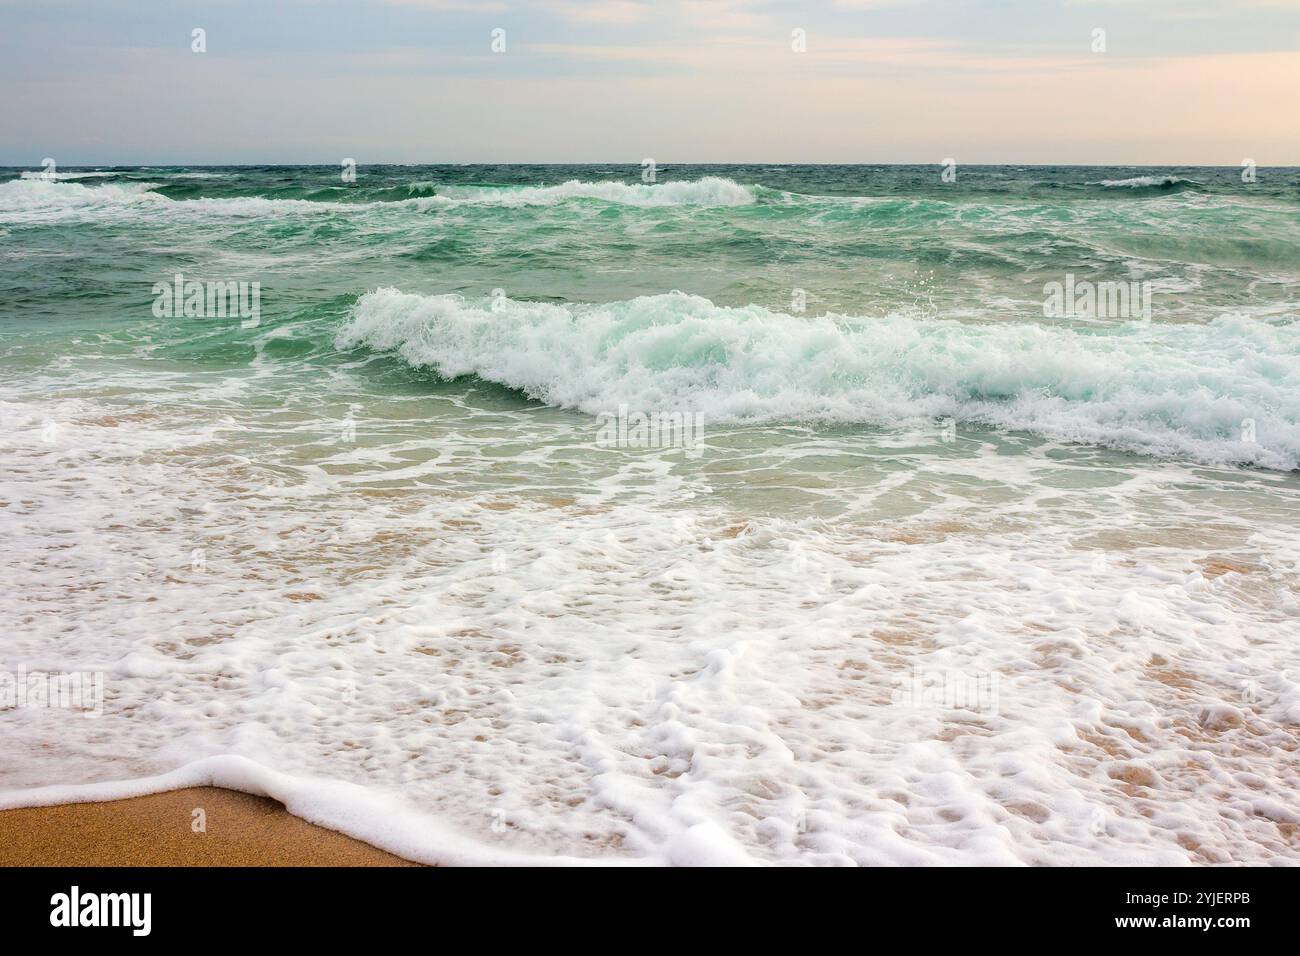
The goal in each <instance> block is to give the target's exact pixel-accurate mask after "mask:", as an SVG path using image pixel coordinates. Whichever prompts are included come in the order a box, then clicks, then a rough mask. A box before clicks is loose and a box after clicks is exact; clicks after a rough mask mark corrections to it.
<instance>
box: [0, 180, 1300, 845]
mask: <svg viewBox="0 0 1300 956" xmlns="http://www.w3.org/2000/svg"><path fill="white" fill-rule="evenodd" d="M941 171H942V170H941V169H940V168H939V167H798V166H795V167H769V166H709V167H690V166H674V167H665V168H661V169H659V170H658V174H657V181H656V182H655V183H653V184H646V183H643V182H642V181H641V173H640V170H639V169H637V168H619V167H601V166H572V167H562V166H534V167H527V166H504V167H487V166H462V167H443V166H401V167H392V166H386V167H360V168H359V169H358V170H357V175H356V181H355V182H354V183H345V182H343V181H342V180H341V177H340V170H339V169H338V168H335V167H326V166H322V167H229V168H228V167H203V168H179V167H158V168H135V167H133V168H112V169H110V168H102V169H66V170H65V169H61V170H59V171H58V175H59V178H57V179H55V180H48V179H42V178H39V177H38V175H37V174H36V173H33V172H25V171H23V170H18V169H11V170H0V289H3V299H2V300H0V301H3V306H2V307H0V308H2V313H0V314H2V317H0V414H2V416H3V422H4V434H5V436H6V438H7V441H6V451H5V455H6V464H7V467H6V469H5V475H4V477H3V484H0V493H2V495H3V501H2V503H3V505H4V511H3V514H4V516H5V530H6V535H5V538H4V543H3V544H2V545H0V547H2V548H4V549H5V552H6V555H5V556H6V559H7V564H8V565H9V566H10V567H11V568H13V569H15V570H14V571H13V572H12V574H11V588H10V593H9V595H8V596H7V597H6V598H5V611H6V613H7V615H8V617H9V630H10V632H11V633H12V634H13V635H15V636H14V637H13V638H12V639H11V641H10V645H9V647H7V649H6V652H7V653H8V655H9V657H10V658H11V659H12V660H14V661H16V662H17V663H18V664H22V665H23V666H26V667H29V668H30V667H36V666H40V667H45V668H47V669H58V668H62V669H78V668H79V669H87V670H102V671H105V672H106V673H107V674H108V680H107V682H106V684H107V687H108V706H107V707H106V712H105V716H104V717H103V718H101V719H100V720H98V721H89V722H81V721H80V718H79V716H78V719H77V720H72V719H71V718H68V719H66V720H64V719H63V718H62V715H49V716H50V719H49V720H45V721H39V722H34V721H30V720H27V721H23V720H22V719H21V718H22V716H23V715H22V712H21V711H5V712H3V713H0V720H4V721H7V722H8V726H7V728H6V729H7V731H9V732H10V734H11V736H10V739H12V740H14V741H17V742H19V743H20V744H21V745H22V746H23V748H24V749H23V754H22V755H17V754H15V753H11V754H9V755H7V757H6V759H7V760H8V766H7V767H6V770H7V771H8V779H10V780H12V781H13V787H16V788H23V787H37V786H46V785H80V784H90V783H97V782H104V781H114V780H119V781H120V780H138V779H140V778H149V777H151V776H152V775H155V774H160V773H165V772H170V771H173V770H175V769H176V768H183V767H194V766H200V767H202V768H204V769H202V770H201V771H193V772H196V773H197V772H201V773H203V774H209V775H212V774H216V775H217V776H218V777H220V775H221V774H233V775H235V776H236V777H238V778H239V779H241V780H244V779H246V778H245V777H243V776H240V775H241V774H247V773H249V771H247V769H231V766H232V765H230V764H228V763H220V762H218V763H217V764H210V763H208V764H202V763H201V764H195V761H205V760H217V761H223V760H227V759H229V758H242V759H243V760H247V761H252V762H253V765H255V766H258V767H262V768H276V770H277V771H280V772H282V773H284V774H287V775H288V777H287V778H286V780H278V782H276V783H275V784H274V785H275V786H277V787H280V788H281V789H282V790H284V791H285V792H292V793H294V794H298V797H297V798H298V799H301V800H305V801H308V802H310V800H311V799H312V795H313V794H315V795H317V796H319V793H320V785H319V781H321V780H329V781H335V782H340V783H342V784H350V785H356V786H357V787H359V788H362V789H361V790H360V791H357V793H354V794H353V795H352V796H351V797H349V798H348V800H351V801H352V803H348V801H347V800H345V801H344V803H348V805H349V806H355V805H360V806H362V807H363V808H364V807H369V808H370V809H371V811H372V812H371V813H370V814H366V813H361V814H360V816H359V817H358V816H357V815H356V814H355V813H352V812H351V811H349V812H346V813H345V812H343V811H340V810H338V808H337V806H335V805H334V804H327V805H323V806H324V809H321V806H322V805H319V804H312V805H313V806H317V813H318V814H319V815H323V818H325V819H328V820H331V821H333V822H334V823H335V825H338V826H340V827H342V828H344V829H349V826H350V832H357V833H358V835H361V836H366V837H368V838H371V839H376V840H378V841H379V842H384V841H385V840H387V841H388V845H391V846H394V847H396V848H398V849H399V850H400V851H401V852H406V853H408V855H415V856H419V857H421V858H429V859H452V858H454V859H466V860H485V859H503V858H505V857H501V856H499V855H498V856H493V854H503V853H504V854H507V855H508V854H531V855H542V856H545V857H551V856H555V855H563V856H576V857H596V858H612V857H619V858H622V857H631V858H642V859H650V860H661V861H662V860H667V861H672V862H686V861H689V860H691V859H696V858H706V859H726V858H734V855H735V854H740V855H744V856H747V857H751V858H754V859H759V860H770V861H778V862H846V861H851V862H916V861H920V862H979V861H986V862H1012V861H1019V862H1041V861H1043V860H1046V859H1050V860H1051V861H1054V862H1066V861H1073V862H1113V861H1117V860H1121V859H1125V860H1127V859H1132V858H1133V854H1137V855H1139V856H1140V857H1141V858H1143V859H1146V860H1149V861H1153V862H1186V861H1189V860H1190V861H1195V862H1226V861H1228V860H1263V859H1269V858H1273V857H1276V856H1288V857H1292V858H1293V857H1294V847H1293V844H1291V843H1289V842H1288V838H1287V837H1286V834H1285V832H1284V829H1283V827H1282V824H1283V823H1284V822H1285V821H1283V820H1281V819H1280V818H1279V819H1274V817H1276V816H1277V814H1272V815H1270V814H1271V811H1270V810H1269V807H1271V806H1272V805H1273V804H1272V803H1270V802H1269V801H1275V802H1277V803H1279V805H1280V804H1282V803H1285V802H1286V800H1287V799H1288V797H1287V793H1288V792H1289V790H1290V788H1291V787H1292V786H1293V783H1294V779H1293V770H1288V768H1287V763H1286V760H1285V758H1284V756H1283V755H1284V754H1286V753H1288V752H1291V751H1293V750H1294V743H1295V739H1294V727H1295V725H1296V720H1297V719H1298V715H1300V709H1298V708H1300V692H1298V691H1297V684H1296V683H1295V680H1294V677H1293V676H1292V675H1294V674H1295V673H1296V671H1295V669H1294V668H1295V667H1296V665H1297V664H1298V663H1300V660H1298V659H1297V655H1298V654H1300V652H1298V651H1297V646H1300V645H1297V642H1296V638H1297V637H1300V628H1298V626H1297V605H1296V599H1295V596H1294V595H1295V589H1296V585H1297V578H1298V577H1300V575H1298V574H1297V566H1296V559H1295V553H1296V544H1297V543H1298V542H1297V534H1296V528H1297V526H1298V525H1300V522H1298V520H1297V519H1298V518H1300V477H1298V476H1297V471H1296V470H1297V468H1300V321H1298V319H1300V215H1298V213H1300V171H1298V170H1295V169H1261V170H1259V174H1258V181H1256V182H1254V183H1244V182H1243V181H1242V179H1241V171H1240V170H1237V169H1206V168H1192V169H1177V168H1171V169H1160V170H1152V169H1116V168H1083V167H1068V168H1051V167H1025V168H1022V167H973V168H964V167H963V168H960V169H959V170H957V177H956V180H955V181H953V182H945V181H944V180H943V179H942V178H941ZM178 273H180V274H182V275H183V277H184V279H185V280H190V281H197V282H203V283H207V282H230V283H238V282H245V283H258V299H257V301H258V307H259V308H258V314H257V315H256V316H255V317H253V318H251V319H250V318H249V317H247V316H245V317H244V320H243V321H241V319H240V318H239V317H233V318H232V317H230V316H205V315H195V316H188V317H187V316H185V315H184V314H173V315H167V314H166V313H165V312H164V313H163V314H158V313H157V312H156V310H155V305H156V304H157V301H158V291H157V289H156V288H155V284H157V283H162V284H164V285H167V284H170V283H172V282H173V280H174V276H175V275H176V274H178ZM1067 277H1072V279H1073V280H1077V281H1080V282H1091V283H1105V282H1113V283H1125V284H1128V283H1137V284H1139V285H1141V284H1143V283H1147V284H1148V285H1147V286H1145V288H1146V289H1147V290H1148V295H1149V303H1150V310H1149V313H1150V314H1149V317H1147V316H1144V315H1141V314H1129V315H1106V316H1098V315H1072V316H1069V317H1064V318H1058V317H1051V316H1047V315H1045V314H1044V303H1045V299H1046V291H1045V289H1046V287H1047V286H1049V285H1050V284H1051V283H1064V282H1066V281H1067ZM620 410H621V413H622V415H623V417H624V419H625V420H626V419H627V418H628V416H631V417H632V418H633V419H635V416H638V415H644V416H647V417H656V416H658V417H663V416H677V417H678V419H679V420H682V419H684V418H686V417H688V416H689V420H692V421H695V420H698V421H699V422H700V423H701V427H700V431H699V433H698V436H696V437H697V438H698V440H697V441H695V440H693V441H691V442H690V443H686V444H684V443H683V442H681V441H676V440H664V441H656V440H649V441H647V442H642V443H638V442H636V441H635V440H628V439H627V436H628V434H629V432H628V431H627V429H626V428H625V429H624V431H623V432H621V433H620V432H617V430H616V431H615V434H616V435H619V434H621V435H622V436H623V437H622V438H621V439H618V438H616V440H615V441H613V442H612V443H611V442H610V441H607V440H604V439H603V438H602V431H601V427H602V424H606V423H608V422H609V421H611V420H615V419H617V417H618V416H619V415H620ZM10 666H16V665H10ZM918 672H920V673H925V674H931V675H932V674H938V675H946V676H945V677H944V679H945V680H946V679H948V678H953V679H963V680H964V679H966V678H971V679H972V680H974V682H975V683H974V686H987V684H986V683H983V684H982V683H980V681H983V680H985V678H991V677H992V676H994V675H996V676H997V677H998V683H997V686H998V687H999V688H1000V691H999V694H998V702H997V704H996V706H983V707H980V708H976V709H975V713H974V714H973V715H972V713H971V712H970V711H971V708H969V707H967V708H962V707H956V708H954V707H952V706H949V705H950V704H951V701H948V702H947V703H945V704H942V705H933V702H932V701H931V702H930V703H928V704H925V705H921V704H918V703H917V702H916V701H915V700H913V699H911V698H910V697H907V696H906V695H907V694H909V693H911V692H910V691H908V690H907V688H908V687H910V686H911V685H910V684H909V683H908V681H909V680H910V679H911V678H910V676H909V675H914V674H916V673H918ZM954 675H955V677H954ZM900 693H901V694H903V695H904V699H901V700H900V697H899V695H900ZM972 726H974V727H977V729H976V730H973V731H972V730H969V728H970V727H972ZM962 727H965V728H968V729H967V730H965V731H961V732H960V733H958V732H957V731H956V730H954V728H962ZM954 734H955V736H954ZM55 740H60V741H64V743H61V744H60V745H59V746H58V747H55V748H53V749H51V748H50V745H51V743H52V742H53V741H55ZM1261 741H1264V742H1267V743H1268V746H1269V747H1273V748H1274V750H1273V751H1272V752H1274V753H1276V754H1277V755H1278V756H1277V757H1276V759H1274V758H1273V757H1266V758H1248V756H1247V755H1248V754H1249V753H1251V752H1252V749H1253V750H1255V751H1257V750H1258V745H1259V744H1260V742H1261ZM1288 747H1290V750H1288ZM1008 751H1010V752H1015V753H1017V754H1019V756H1018V757H1016V758H1007V759H1008V760H1012V761H1013V762H1015V761H1019V762H1018V763H1017V764H1016V766H1015V767H1013V768H1011V767H1009V765H1007V764H1005V763H1003V764H999V763H998V758H996V756H995V755H996V754H999V753H1006V752H1008ZM467 754H471V755H473V756H472V759H467V758H466V756H465V755H467ZM1180 761H1181V762H1180ZM244 766H245V765H243V764H239V765H238V767H239V768H243V767H244ZM213 767H216V768H217V769H215V770H214V769H213ZM1133 768H1137V770H1133ZM1196 768H1200V769H1196ZM1012 771H1014V772H1012ZM1130 771H1133V772H1132V773H1130ZM1247 773H1249V774H1251V775H1253V776H1252V781H1255V780H1257V781H1258V787H1257V788H1256V789H1257V790H1258V791H1259V793H1258V794H1257V795H1256V796H1255V797H1253V798H1252V799H1253V800H1254V803H1251V804H1249V805H1247V804H1246V803H1243V802H1242V801H1243V798H1241V797H1240V795H1239V794H1238V793H1237V791H1236V789H1234V784H1233V783H1232V781H1233V780H1234V779H1236V778H1237V777H1239V776H1241V775H1243V774H1247ZM1134 774H1137V776H1138V777H1141V779H1144V780H1147V781H1148V787H1147V789H1148V790H1149V792H1148V793H1146V794H1144V795H1142V800H1145V801H1149V804H1142V805H1139V803H1135V802H1134V797H1133V794H1132V793H1131V792H1129V790H1128V789H1126V788H1127V787H1128V786H1129V784H1128V783H1127V782H1126V781H1127V780H1129V779H1130V778H1131V777H1133V775H1134ZM1148 774H1149V776H1148ZM205 779H206V778H205ZM221 779H227V778H225V777H222V778H221ZM258 779H262V778H258ZM286 781H288V782H286ZM294 781H296V782H294ZM311 781H315V783H312V782H311ZM1207 781H1209V782H1207ZM261 785H262V786H264V787H265V786H270V785H271V784H267V783H266V782H265V781H264V780H263V783H262V784H261ZM143 786H146V788H147V785H143ZM954 787H955V789H954ZM1252 787H1254V782H1252ZM1252 792H1253V791H1252ZM357 794H368V795H371V796H370V797H365V796H359V795H357ZM899 794H905V795H906V800H901V799H899V798H898V797H899ZM367 799H373V800H375V801H378V802H376V803H374V804H373V805H372V804H368V803H367V802H366V800H367ZM387 800H396V801H398V802H399V803H400V805H401V806H402V808H403V812H404V813H406V812H409V813H410V814H412V816H411V817H410V818H409V821H410V822H408V823H406V824H404V829H402V830H401V833H400V834H398V835H397V836H394V835H392V834H389V835H388V836H385V835H384V834H383V833H377V832H376V831H373V830H369V829H367V828H366V826H365V825H361V824H358V823H356V822H355V821H356V820H357V819H372V818H373V817H375V816H376V815H377V814H379V811H378V810H377V809H376V808H377V807H380V806H385V807H386V806H389V805H388V804H386V803H383V802H382V801H387ZM1152 805H1158V806H1159V807H1160V808H1161V813H1163V814H1166V816H1160V815H1159V814H1157V815H1155V816H1153V815H1152V814H1151V813H1148V812H1145V811H1147V810H1150V809H1151V806H1152ZM1026 807H1031V808H1032V809H1030V810H1026V809H1025V808H1026ZM331 808H332V809H331ZM498 811H499V812H498ZM402 819H404V820H407V819H408V818H406V817H403V818H402ZM502 819H504V820H507V821H508V822H509V825H508V826H506V827H504V829H502V828H501V827H499V826H496V825H495V824H496V823H499V822H500V821H501V820H502ZM1099 819H1100V820H1101V821H1102V822H1101V824H1100V825H1099V824H1098V820H1099ZM796 820H799V821H802V822H801V823H799V825H798V826H796V825H795V821H796ZM347 821H352V823H351V824H348V823H347ZM1153 821H1154V822H1153ZM435 822H436V825H435ZM805 824H806V826H805ZM446 828H450V831H449V830H448V829H446ZM701 828H703V829H701ZM449 832H451V833H454V834H456V836H455V837H452V836H450V835H448V834H449ZM462 841H468V842H467V843H463V842H462ZM1193 845H1194V847H1195V848H1193V849H1189V847H1193ZM466 846H468V847H470V848H469V849H466V848H465V847H466ZM451 847H456V849H455V850H454V852H453V850H452V849H450V848H451ZM510 858H512V859H513V858H514V857H510Z"/></svg>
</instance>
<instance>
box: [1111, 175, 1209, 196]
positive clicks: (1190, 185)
mask: <svg viewBox="0 0 1300 956" xmlns="http://www.w3.org/2000/svg"><path fill="white" fill-rule="evenodd" d="M1088 185H1089V186H1101V187H1103V188H1106V189H1128V190H1141V191H1149V192H1183V191H1184V190H1187V189H1200V188H1202V186H1201V184H1200V183H1198V182H1196V181H1195V180H1194V179H1184V178H1183V177H1181V176H1133V177H1132V178H1130V179H1103V180H1101V181H1100V182H1095V183H1088Z"/></svg>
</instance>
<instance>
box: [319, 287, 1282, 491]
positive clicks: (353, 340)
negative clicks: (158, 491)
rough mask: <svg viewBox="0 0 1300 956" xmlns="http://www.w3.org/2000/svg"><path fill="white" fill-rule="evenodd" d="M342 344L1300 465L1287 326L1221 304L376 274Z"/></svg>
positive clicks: (720, 411)
mask: <svg viewBox="0 0 1300 956" xmlns="http://www.w3.org/2000/svg"><path fill="white" fill-rule="evenodd" d="M337 344H338V345H339V346H341V347H344V348H350V347H355V346H367V347H370V348H372V349H375V350H379V351H386V352H395V353H397V354H398V355H400V356H401V357H402V358H403V359H404V360H405V361H406V362H408V363H410V364H411V365H413V366H417V367H427V368H430V369H432V370H433V371H434V372H436V373H437V374H438V375H440V376H443V377H446V378H454V377H458V376H464V375H476V376H478V377H480V378H483V379H486V380H489V381H492V382H497V383H500V384H502V385H505V386H507V387H509V388H513V389H517V390H519V391H521V392H523V393H524V394H526V395H528V396H530V397H532V398H534V399H537V400H539V401H543V402H546V403H548V404H551V405H556V406H560V407H565V408H573V409H577V410H581V411H583V412H587V413H589V414H593V415H594V414H600V413H602V412H608V411H610V410H611V409H615V408H617V407H618V406H619V405H624V404H625V405H628V406H629V407H631V408H636V409H642V410H653V409H661V408H672V409H695V410H702V411H704V412H705V413H706V414H707V415H708V416H709V417H710V419H711V420H713V421H767V422H771V421H784V420H789V421H806V420H820V421H829V422H850V423H862V424H868V425H874V426H882V427H914V426H916V425H918V424H921V423H924V422H926V421H930V420H933V419H935V418H939V417H951V418H953V419H954V420H955V421H956V422H958V423H965V424H976V425H987V426H993V427H998V428H1005V429H1011V430H1024V431H1029V432H1033V433H1036V434H1039V435H1041V436H1044V437H1046V438H1049V439H1054V440H1060V441H1070V442H1085V443H1092V444H1097V445H1102V446H1106V447H1111V448H1117V449H1123V450H1128V451H1135V452H1141V453H1145V454H1150V455H1157V456H1166V457H1183V458H1189V459H1192V460H1196V461H1203V462H1212V463H1230V462H1231V463H1249V464H1254V465H1260V466H1263V467H1267V468H1273V469H1279V470H1290V469H1294V468H1296V467H1300V327H1298V326H1297V325H1296V324H1295V323H1293V322H1278V323H1266V322H1260V321H1257V320H1252V319H1246V318H1242V317H1232V316H1228V317H1220V318H1216V319H1214V320H1213V321H1211V322H1208V323H1206V324H1203V325H1198V324H1179V325H1172V324H1153V323H1142V322H1128V323H1122V324H1115V325H1109V326H1102V327H1098V328H1095V329H1092V328H1090V329H1088V330H1080V329H1077V328H1071V327H1067V326H1065V325H1043V324H1035V323H1023V322H991V323H984V324H972V323H964V322H957V321H951V320H918V319H914V318H910V317H905V316H899V315H891V316H883V317H879V318H866V317H855V316H842V315H829V314H828V315H823V316H819V317H803V316H793V315H787V314H783V313H781V312H776V311H772V310H769V309H766V308H763V307H762V306H758V305H748V306H743V307H723V306H717V305H714V304H713V303H712V302H710V301H708V300H707V299H704V298H700V297H698V296H690V295H683V294H681V293H672V294H666V295H655V296H643V297H640V298H636V299H632V300H628V301H623V302H613V303H608V304H603V305H551V304H539V303H530V302H516V301H511V300H500V301H498V302H496V303H488V302H471V301H467V300H465V299H463V298H461V297H460V296H454V295H446V296H421V295H411V294H405V293H402V292H399V291H397V290H394V289H381V290H378V291H375V292H371V293H369V294H367V295H365V296H363V297H362V298H361V299H360V300H359V301H358V302H357V303H356V306H355V307H354V309H353V312H352V316H351V318H350V320H349V322H348V323H347V325H346V326H345V327H344V328H343V329H342V331H341V332H340V334H339V336H338V340H337Z"/></svg>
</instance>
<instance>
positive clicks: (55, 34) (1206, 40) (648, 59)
mask: <svg viewBox="0 0 1300 956" xmlns="http://www.w3.org/2000/svg"><path fill="white" fill-rule="evenodd" d="M0 24H2V26H3V29H0V81H3V86H4V95H3V97H2V98H0V164H11V165H24V166H26V165H31V166H38V165H39V164H40V161H41V159H42V158H43V157H46V156H50V157H53V158H55V159H56V160H57V161H58V163H59V164H60V165H63V166H72V165H81V164H107V163H214V164H215V163H258V162H265V163H292V162H328V163H337V162H339V161H340V160H341V159H342V158H343V157H355V158H356V159H357V161H358V162H360V163H363V164H364V163H368V162H626V163H631V164H639V163H640V161H641V159H642V158H645V157H653V158H655V159H656V160H657V161H658V162H661V163H682V162H744V161H754V162H867V163H869V162H881V163H886V162H925V163H932V162H939V161H940V160H941V159H943V158H944V157H949V156H951V157H953V158H955V159H956V160H957V161H958V162H959V163H963V164H972V163H996V162H1018V163H1081V164H1086V163H1114V164H1146V165H1174V164H1214V165H1232V166H1235V165H1237V164H1239V163H1240V162H1241V160H1242V159H1243V158H1246V157H1251V158H1254V159H1255V160H1256V161H1257V162H1258V163H1260V164H1261V165H1300V0H807V2H793V0H655V2H650V0H645V2H642V0H593V2H581V0H205V2H191V0H21V2H14V0H0ZM195 28H202V29H203V30H204V31H206V46H207V51H206V52H205V53H195V52H193V51H192V49H191V47H192V35H193V30H194V29H195ZM1098 29H1100V30H1104V31H1105V52H1094V51H1093V47H1094V45H1095V43H1096V41H1095V33H1094V31H1096V30H1098ZM495 30H503V31H504V41H505V49H504V51H503V52H494V51H493V49H492V45H493V31H495ZM795 31H803V33H802V36H803V37H805V38H806V50H805V51H804V52H796V50H795V49H794V46H796V45H797V43H796V39H795V38H796V36H797V34H796V33H795ZM498 45H499V44H498Z"/></svg>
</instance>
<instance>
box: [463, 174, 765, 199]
mask: <svg viewBox="0 0 1300 956" xmlns="http://www.w3.org/2000/svg"><path fill="white" fill-rule="evenodd" d="M438 195H439V197H441V198H443V199H448V200H454V201H459V202H465V203H475V204H490V205H501V206H538V205H543V206H550V205H556V204H557V203H562V202H568V201H570V200H573V199H599V200H602V201H604V202H612V203H620V204H623V205H629V206H744V205H749V204H750V203H752V202H754V191H753V190H752V189H751V188H750V187H748V186H742V185H740V184H739V183H736V182H733V181H732V180H730V179H725V178H722V177H720V176H705V177H702V178H701V179H698V180H687V181H682V182H667V183H657V184H633V185H628V184H627V183H620V182H582V181H579V180H576V179H571V180H569V181H568V182H565V183H561V184H559V185H557V186H521V187H520V186H510V187H484V186H443V187H440V188H439V189H438Z"/></svg>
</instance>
